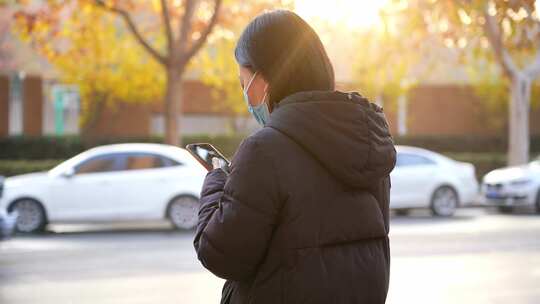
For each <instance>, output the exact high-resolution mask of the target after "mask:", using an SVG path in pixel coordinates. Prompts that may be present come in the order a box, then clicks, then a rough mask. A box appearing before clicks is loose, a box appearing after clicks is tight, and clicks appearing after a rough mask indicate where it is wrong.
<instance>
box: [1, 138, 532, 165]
mask: <svg viewBox="0 0 540 304" xmlns="http://www.w3.org/2000/svg"><path fill="white" fill-rule="evenodd" d="M243 137H244V136H242V135H222V136H208V135H196V136H186V137H184V138H183V142H184V144H189V143H194V142H210V143H212V144H214V145H215V146H216V147H219V149H220V150H222V151H223V152H224V153H225V154H227V155H229V156H230V155H232V154H234V151H235V150H236V148H237V147H238V145H239V144H240V142H241V141H242V139H243ZM123 142H143V143H148V142H150V143H162V142H163V138H162V137H158V136H153V137H152V136H151V137H127V138H107V139H93V140H89V139H82V138H81V137H79V136H62V137H55V136H43V137H24V136H15V137H6V138H0V159H30V160H33V159H35V160H38V159H67V158H70V157H72V156H74V155H76V154H78V153H81V152H82V151H85V150H87V149H89V148H92V147H95V146H99V145H104V144H112V143H123ZM395 142H396V144H400V145H408V146H416V147H423V148H426V149H429V150H433V151H437V152H441V153H443V152H444V153H446V152H451V153H486V152H487V153H506V150H507V140H506V139H505V138H504V137H498V136H491V137H487V136H404V137H396V138H395ZM531 153H532V154H533V155H536V154H540V136H538V135H537V136H533V137H532V138H531Z"/></svg>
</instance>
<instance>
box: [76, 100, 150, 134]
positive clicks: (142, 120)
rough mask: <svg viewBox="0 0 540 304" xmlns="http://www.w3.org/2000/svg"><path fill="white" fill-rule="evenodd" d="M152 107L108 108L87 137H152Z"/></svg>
mask: <svg viewBox="0 0 540 304" xmlns="http://www.w3.org/2000/svg"><path fill="white" fill-rule="evenodd" d="M150 114H151V111H150V107H149V106H148V105H140V104H130V103H116V104H115V105H114V106H113V107H109V108H106V109H105V110H104V111H103V112H102V115H100V117H99V118H98V120H97V121H96V122H95V124H94V125H93V127H92V129H91V130H89V131H87V132H84V135H85V136H90V137H92V136H95V137H124V136H126V137H129V136H147V135H150V116H151V115H150Z"/></svg>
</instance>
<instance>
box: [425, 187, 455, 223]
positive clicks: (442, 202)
mask: <svg viewBox="0 0 540 304" xmlns="http://www.w3.org/2000/svg"><path fill="white" fill-rule="evenodd" d="M458 206H459V198H458V195H457V193H456V191H455V190H454V189H453V188H452V187H449V186H442V187H439V188H437V189H436V190H435V191H434V192H433V195H432V196H431V211H432V213H433V215H435V216H442V217H448V216H452V215H454V213H455V212H456V209H457V207H458Z"/></svg>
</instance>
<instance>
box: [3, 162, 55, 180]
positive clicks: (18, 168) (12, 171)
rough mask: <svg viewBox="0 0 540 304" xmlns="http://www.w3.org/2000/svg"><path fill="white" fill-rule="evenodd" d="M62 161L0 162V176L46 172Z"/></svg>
mask: <svg viewBox="0 0 540 304" xmlns="http://www.w3.org/2000/svg"><path fill="white" fill-rule="evenodd" d="M62 161H63V160H61V159H60V160H56V159H45V160H12V159H10V160H0V175H2V176H13V175H19V174H25V173H31V172H39V171H47V170H49V169H52V168H53V167H54V166H56V165H58V164H59V163H61V162H62Z"/></svg>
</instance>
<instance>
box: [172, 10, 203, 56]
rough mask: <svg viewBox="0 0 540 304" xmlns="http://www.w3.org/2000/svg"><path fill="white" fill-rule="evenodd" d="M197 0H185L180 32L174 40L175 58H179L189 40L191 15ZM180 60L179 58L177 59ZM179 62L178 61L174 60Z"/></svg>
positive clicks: (193, 12)
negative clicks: (175, 47)
mask: <svg viewBox="0 0 540 304" xmlns="http://www.w3.org/2000/svg"><path fill="white" fill-rule="evenodd" d="M197 1H198V0H187V1H186V4H185V8H184V15H183V16H182V22H180V30H179V32H180V34H179V35H178V40H177V41H176V42H175V44H176V46H177V47H178V49H177V51H178V53H177V54H174V55H173V56H175V57H176V58H180V57H181V56H182V54H183V53H184V50H185V49H186V47H187V42H188V41H189V37H188V35H189V33H190V32H191V27H192V23H191V20H192V19H193V15H194V14H195V7H196V2H197ZM178 61H181V60H178ZM176 63H177V64H179V62H176Z"/></svg>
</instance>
